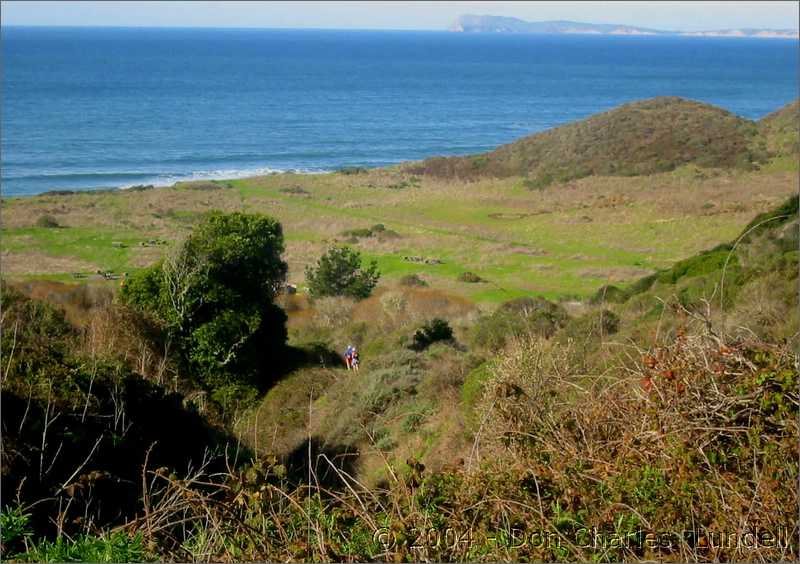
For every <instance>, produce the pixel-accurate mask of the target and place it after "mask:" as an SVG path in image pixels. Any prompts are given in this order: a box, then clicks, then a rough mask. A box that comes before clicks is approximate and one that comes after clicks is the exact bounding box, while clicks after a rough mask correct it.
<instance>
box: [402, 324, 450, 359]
mask: <svg viewBox="0 0 800 564" xmlns="http://www.w3.org/2000/svg"><path fill="white" fill-rule="evenodd" d="M412 338H413V342H412V343H411V348H412V349H413V350H415V351H422V350H425V349H427V348H428V347H429V346H431V345H432V344H433V343H436V342H439V341H450V340H452V339H453V329H452V327H450V324H449V323H447V321H445V320H444V319H441V318H438V317H437V318H434V319H432V320H430V321H429V322H428V323H426V324H425V325H423V326H422V327H420V328H419V329H417V330H416V331H415V332H414V336H413V337H412Z"/></svg>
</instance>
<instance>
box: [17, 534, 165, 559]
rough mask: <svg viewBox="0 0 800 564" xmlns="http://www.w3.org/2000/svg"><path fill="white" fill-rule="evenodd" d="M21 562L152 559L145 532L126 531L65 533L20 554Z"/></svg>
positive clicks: (18, 557) (18, 556)
mask: <svg viewBox="0 0 800 564" xmlns="http://www.w3.org/2000/svg"><path fill="white" fill-rule="evenodd" d="M14 558H15V560H19V561H21V562H144V561H147V560H152V558H150V559H148V558H147V555H146V553H145V550H144V546H143V543H142V535H141V534H136V535H134V536H132V537H131V536H129V535H127V534H125V533H123V532H115V533H109V534H108V535H106V536H101V537H97V536H93V535H82V536H79V537H77V538H75V539H74V540H67V539H66V538H64V537H59V538H57V539H56V540H55V541H54V542H51V541H47V540H43V541H41V542H40V543H38V544H35V545H33V546H32V547H31V549H30V550H29V551H28V552H25V553H23V554H18V555H16V556H15V557H14Z"/></svg>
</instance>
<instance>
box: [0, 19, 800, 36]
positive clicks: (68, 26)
mask: <svg viewBox="0 0 800 564" xmlns="http://www.w3.org/2000/svg"><path fill="white" fill-rule="evenodd" d="M523 21H524V20H523ZM549 21H565V22H566V21H570V22H571V21H572V20H542V21H537V22H527V23H546V22H549ZM573 23H584V24H590V25H594V24H591V23H590V22H578V21H575V22H573ZM603 25H605V24H603ZM612 25H624V26H627V27H642V28H643V26H636V25H629V24H612ZM10 28H41V29H216V30H223V29H229V30H297V31H414V32H430V33H437V32H445V33H459V34H460V35H567V36H576V35H577V36H581V35H587V36H595V34H591V33H529V32H516V31H512V32H490V33H486V32H474V33H469V32H467V33H464V32H454V31H452V30H450V29H449V28H447V27H442V28H385V27H297V26H291V27H290V26H213V25H159V24H145V25H113V24H111V25H109V24H28V23H13V24H4V23H2V22H0V29H10ZM643 29H644V28H643ZM648 29H649V28H648ZM652 29H654V30H655V29H656V28H652ZM735 30H763V31H789V32H800V28H790V27H786V28H778V27H728V28H719V29H705V30H700V31H696V30H695V31H690V30H657V31H661V32H663V35H673V36H686V37H692V38H698V39H726V38H725V37H709V36H706V37H704V36H696V35H693V34H696V33H709V32H722V31H735ZM601 36H608V37H627V36H624V35H620V36H614V35H611V34H601ZM631 37H637V36H631ZM727 39H794V40H796V39H797V38H794V37H770V38H765V37H758V36H746V37H728V38H727Z"/></svg>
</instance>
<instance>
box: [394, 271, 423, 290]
mask: <svg viewBox="0 0 800 564" xmlns="http://www.w3.org/2000/svg"><path fill="white" fill-rule="evenodd" d="M400 285H401V286H409V287H420V288H422V287H425V286H427V285H428V283H427V282H425V280H423V279H422V278H420V277H419V275H418V274H407V275H405V276H403V277H402V278H401V279H400Z"/></svg>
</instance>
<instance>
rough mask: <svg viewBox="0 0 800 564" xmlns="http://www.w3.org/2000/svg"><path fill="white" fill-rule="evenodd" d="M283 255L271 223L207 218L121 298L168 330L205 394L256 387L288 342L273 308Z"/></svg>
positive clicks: (132, 281) (244, 217)
mask: <svg viewBox="0 0 800 564" xmlns="http://www.w3.org/2000/svg"><path fill="white" fill-rule="evenodd" d="M283 249H284V246H283V231H282V229H281V225H280V223H278V222H277V221H275V220H274V219H272V218H269V217H266V216H263V215H257V214H243V213H232V214H222V213H218V212H216V213H212V214H211V215H209V216H208V217H207V218H206V220H205V221H204V222H203V223H201V224H200V225H199V226H198V227H197V228H196V229H195V230H194V231H193V232H192V234H191V235H190V236H189V238H188V239H187V240H186V241H185V242H184V244H183V245H182V246H181V247H180V248H179V249H178V251H177V253H176V254H175V255H174V256H172V257H170V258H168V259H166V260H164V261H162V262H161V263H158V264H156V265H154V266H152V267H150V268H147V269H144V270H142V271H140V272H138V273H136V274H135V275H133V276H131V277H130V278H129V279H128V280H127V281H126V282H125V284H124V285H123V287H122V289H121V291H120V297H121V299H122V300H123V301H124V302H126V303H128V304H131V305H134V306H136V307H137V308H139V309H141V310H144V311H147V312H149V313H151V314H152V315H154V316H155V317H157V318H158V319H160V320H161V321H162V322H163V323H164V324H165V325H166V327H167V328H168V330H169V332H170V334H171V335H172V336H173V338H175V340H176V342H177V344H178V347H179V349H180V352H181V355H182V358H183V361H184V362H185V363H186V364H187V365H188V367H189V368H191V369H192V371H193V372H195V373H196V374H197V375H198V376H199V378H200V380H201V382H202V383H203V384H204V385H205V386H206V387H208V388H210V389H216V388H222V387H226V386H227V385H228V384H235V385H234V386H233V387H231V388H226V389H228V390H230V389H239V388H238V387H237V386H238V385H243V384H247V385H253V386H259V385H261V384H263V374H262V370H263V367H264V366H268V365H270V364H272V365H273V366H274V365H275V361H276V358H277V357H278V355H280V353H281V350H282V349H283V346H284V345H285V342H286V329H285V320H286V316H285V314H284V313H283V311H282V310H281V309H280V308H278V307H277V306H276V305H275V304H274V303H273V300H274V298H275V296H276V295H277V293H278V292H279V291H280V289H281V287H282V284H283V282H284V280H285V278H286V270H287V266H286V263H285V262H284V261H283V260H282V259H281V253H282V252H283ZM270 357H272V358H271V359H270ZM223 395H224V394H223ZM245 395H247V394H245Z"/></svg>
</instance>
